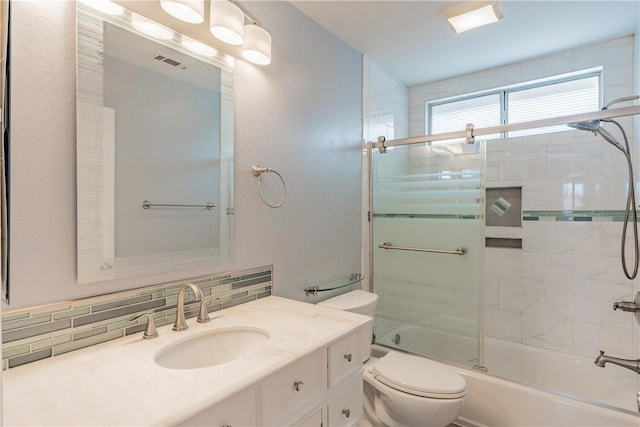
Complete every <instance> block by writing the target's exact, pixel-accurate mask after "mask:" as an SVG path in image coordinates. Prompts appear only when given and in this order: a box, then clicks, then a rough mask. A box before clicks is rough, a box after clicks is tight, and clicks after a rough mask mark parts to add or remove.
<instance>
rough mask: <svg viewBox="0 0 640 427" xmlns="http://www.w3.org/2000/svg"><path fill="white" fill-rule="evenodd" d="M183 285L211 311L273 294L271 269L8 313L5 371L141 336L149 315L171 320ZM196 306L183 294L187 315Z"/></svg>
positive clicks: (4, 328) (4, 324) (4, 330)
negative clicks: (197, 293) (189, 285)
mask: <svg viewBox="0 0 640 427" xmlns="http://www.w3.org/2000/svg"><path fill="white" fill-rule="evenodd" d="M185 283H193V284H195V285H196V286H198V287H199V288H200V290H201V291H202V294H203V297H204V298H205V299H206V300H208V301H210V302H209V303H208V304H209V305H208V311H209V312H213V311H217V310H221V309H223V308H228V307H232V306H234V305H238V304H243V303H245V302H249V301H254V300H256V299H258V298H263V297H266V296H269V295H271V288H272V267H271V266H266V267H259V268H255V269H250V270H242V271H236V272H231V273H225V274H217V275H214V276H205V277H198V278H195V279H191V280H183V281H179V282H172V283H165V284H161V285H156V286H150V287H145V288H140V289H134V290H131V291H124V292H116V293H112V294H108V295H102V296H97V297H92V298H84V299H79V300H74V301H67V302H61V303H56V304H50V305H46V306H42V307H33V308H27V309H21V310H16V311H12V312H6V313H3V315H2V361H3V365H2V368H3V369H8V368H14V367H17V366H21V365H24V364H27V363H31V362H35V361H38V360H42V359H46V358H49V357H54V356H58V355H61V354H65V353H68V352H70V351H74V350H79V349H81V348H85V347H89V346H92V345H96V344H100V343H103V342H107V341H110V340H114V339H117V338H121V337H123V336H126V335H130V334H135V333H141V332H142V331H143V330H144V329H145V326H146V320H144V319H138V320H133V318H134V317H136V316H137V315H139V314H142V313H151V314H153V317H154V319H155V323H156V326H163V325H168V324H170V323H173V322H174V321H175V317H176V316H175V313H176V302H177V297H178V296H177V295H178V291H179V290H180V288H181V287H182V286H183V285H184V284H185ZM199 308H200V302H198V301H196V300H194V297H193V293H192V292H191V291H189V292H187V293H186V295H185V316H186V317H187V318H190V317H194V316H195V315H197V313H198V311H199Z"/></svg>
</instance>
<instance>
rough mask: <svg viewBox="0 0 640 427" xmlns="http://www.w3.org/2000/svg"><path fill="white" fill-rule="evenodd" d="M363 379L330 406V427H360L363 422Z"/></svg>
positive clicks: (336, 398)
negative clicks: (357, 426)
mask: <svg viewBox="0 0 640 427" xmlns="http://www.w3.org/2000/svg"><path fill="white" fill-rule="evenodd" d="M362 393H363V391H362V378H359V379H358V380H357V381H354V382H353V383H352V384H351V385H350V386H349V387H348V388H347V389H346V390H345V391H344V393H341V394H340V395H339V396H337V397H335V398H333V399H331V400H330V401H329V404H328V408H329V409H328V411H327V414H328V425H329V427H348V426H356V425H360V422H361V420H362Z"/></svg>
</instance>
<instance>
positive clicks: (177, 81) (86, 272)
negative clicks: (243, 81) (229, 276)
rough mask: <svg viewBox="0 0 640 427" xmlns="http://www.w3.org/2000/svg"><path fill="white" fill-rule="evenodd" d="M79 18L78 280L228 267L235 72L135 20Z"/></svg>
mask: <svg viewBox="0 0 640 427" xmlns="http://www.w3.org/2000/svg"><path fill="white" fill-rule="evenodd" d="M77 15H78V20H77V25H78V27H77V31H78V33H77V34H78V64H77V67H78V70H77V73H78V93H77V97H78V99H77V100H78V103H77V160H78V166H77V168H78V282H80V283H89V282H96V281H103V280H110V279H117V278H122V277H129V276H137V275H141V274H148V273H156V272H161V271H169V270H177V269H181V268H187V267H190V266H202V265H210V264H216V263H220V262H227V261H229V260H230V259H231V256H232V238H233V221H232V218H233V216H232V215H233V206H232V201H233V196H232V195H233V191H232V177H233V98H232V91H233V88H232V69H231V67H230V66H229V65H228V64H227V63H226V62H225V61H224V57H223V55H221V54H219V53H217V52H215V51H211V52H208V53H209V54H210V55H211V56H209V57H207V56H204V55H203V54H196V53H192V52H190V51H188V50H186V49H185V48H183V46H182V45H183V44H181V43H179V42H180V41H186V40H182V39H183V38H184V39H186V37H184V36H181V35H180V34H176V33H175V32H173V30H169V29H167V28H164V30H165V31H164V32H165V33H166V34H171V38H169V39H165V40H158V39H154V38H152V37H150V36H148V35H145V34H147V33H145V34H143V33H141V32H140V31H138V30H136V29H135V28H134V24H133V21H134V20H136V19H140V17H139V16H138V15H135V14H134V13H132V12H129V11H126V10H125V12H124V14H123V15H121V16H111V15H106V14H102V13H101V12H98V11H95V10H93V9H91V8H90V7H88V6H86V5H83V4H81V3H78V9H77ZM138 28H140V27H138ZM203 53H205V52H203Z"/></svg>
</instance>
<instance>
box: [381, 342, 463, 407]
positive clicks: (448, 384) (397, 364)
mask: <svg viewBox="0 0 640 427" xmlns="http://www.w3.org/2000/svg"><path fill="white" fill-rule="evenodd" d="M372 374H373V376H374V377H375V378H376V380H378V381H380V382H381V383H383V384H385V385H387V386H389V387H391V388H393V389H396V390H398V391H402V392H404V393H409V394H412V395H415V396H420V397H428V398H432V399H459V398H461V397H464V395H465V393H466V390H467V386H466V382H465V380H464V378H462V376H461V375H460V374H458V373H457V372H455V371H454V370H452V369H450V368H448V367H446V366H443V365H441V364H439V363H437V362H434V361H431V360H429V359H426V358H424V357H420V356H414V355H411V354H406V353H400V352H397V351H390V352H389V353H387V354H386V355H385V356H383V357H382V358H380V359H379V360H378V361H377V362H376V363H375V365H374V366H373V369H372Z"/></svg>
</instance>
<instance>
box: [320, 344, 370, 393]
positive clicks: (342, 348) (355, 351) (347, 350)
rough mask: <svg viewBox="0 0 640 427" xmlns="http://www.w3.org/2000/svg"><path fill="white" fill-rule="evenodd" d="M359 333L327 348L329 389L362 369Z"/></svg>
mask: <svg viewBox="0 0 640 427" xmlns="http://www.w3.org/2000/svg"><path fill="white" fill-rule="evenodd" d="M360 345H361V339H360V332H359V331H358V332H356V333H354V334H351V335H349V336H347V337H346V338H343V339H342V340H340V341H338V342H336V343H334V344H333V345H331V346H329V349H328V353H327V357H328V361H329V377H328V381H329V382H328V384H329V387H334V386H335V385H337V384H339V383H340V382H341V381H343V380H345V379H346V378H348V377H350V376H352V375H355V373H356V372H358V371H359V370H360V369H362V351H361V350H362V349H361V346H360Z"/></svg>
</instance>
